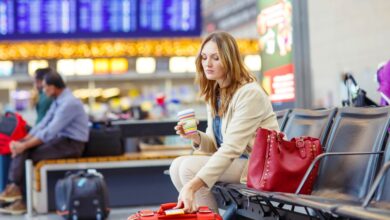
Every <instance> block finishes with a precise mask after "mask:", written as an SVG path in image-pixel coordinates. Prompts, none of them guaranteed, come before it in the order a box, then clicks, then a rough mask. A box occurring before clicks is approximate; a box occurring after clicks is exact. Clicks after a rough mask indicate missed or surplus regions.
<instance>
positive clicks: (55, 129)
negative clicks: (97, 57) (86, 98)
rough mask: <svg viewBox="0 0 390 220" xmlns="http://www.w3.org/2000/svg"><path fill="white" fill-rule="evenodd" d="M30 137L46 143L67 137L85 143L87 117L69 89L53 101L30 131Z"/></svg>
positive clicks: (87, 133)
mask: <svg viewBox="0 0 390 220" xmlns="http://www.w3.org/2000/svg"><path fill="white" fill-rule="evenodd" d="M30 135H32V136H34V137H36V138H39V139H40V140H41V141H42V142H44V143H47V142H48V141H50V140H53V139H54V138H57V137H67V138H70V139H73V140H76V141H81V142H87V141H88V136H89V128H88V116H87V114H86V113H85V111H84V108H83V104H82V103H81V101H80V100H78V99H77V98H76V97H74V96H73V94H72V92H71V91H70V90H69V89H67V88H66V89H64V90H63V91H62V93H61V94H60V95H59V96H58V97H57V98H56V99H54V100H53V103H52V105H51V106H50V108H49V110H48V111H47V113H46V115H45V117H44V118H43V119H42V121H40V122H39V123H38V124H37V125H36V126H35V127H34V128H33V129H32V130H31V131H30Z"/></svg>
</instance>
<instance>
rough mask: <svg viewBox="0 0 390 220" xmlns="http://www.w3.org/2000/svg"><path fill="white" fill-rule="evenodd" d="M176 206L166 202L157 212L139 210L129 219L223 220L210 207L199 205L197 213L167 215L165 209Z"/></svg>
mask: <svg viewBox="0 0 390 220" xmlns="http://www.w3.org/2000/svg"><path fill="white" fill-rule="evenodd" d="M175 206H176V203H165V204H162V205H161V206H160V209H159V210H158V211H157V212H154V211H152V210H142V211H138V212H137V213H135V214H134V215H131V216H129V217H128V218H127V220H158V219H172V220H180V219H185V220H222V217H221V216H220V215H218V214H216V213H213V212H212V211H211V210H210V209H209V208H208V207H205V206H202V207H199V209H198V211H197V212H196V213H190V214H177V215H166V214H165V211H166V210H169V209H172V208H173V207H175Z"/></svg>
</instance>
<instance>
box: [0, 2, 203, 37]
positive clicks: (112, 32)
mask: <svg viewBox="0 0 390 220" xmlns="http://www.w3.org/2000/svg"><path fill="white" fill-rule="evenodd" d="M200 1H201V0H0V40H19V39H21V40H23V39H69V38H115V37H120V38H124V37H135V38H140V37H169V36H173V37H180V36H199V35H200V32H201V12H200V8H201V7H200Z"/></svg>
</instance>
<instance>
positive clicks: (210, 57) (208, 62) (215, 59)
mask: <svg viewBox="0 0 390 220" xmlns="http://www.w3.org/2000/svg"><path fill="white" fill-rule="evenodd" d="M200 55H201V58H202V66H203V70H204V73H205V75H206V78H207V79H208V80H216V81H217V82H218V84H219V85H220V86H222V83H223V81H224V79H225V78H226V73H225V72H224V70H223V66H222V62H221V59H220V56H219V53H218V47H217V44H216V43H215V42H213V41H209V42H207V43H206V44H205V45H204V47H203V49H202V51H201V53H200Z"/></svg>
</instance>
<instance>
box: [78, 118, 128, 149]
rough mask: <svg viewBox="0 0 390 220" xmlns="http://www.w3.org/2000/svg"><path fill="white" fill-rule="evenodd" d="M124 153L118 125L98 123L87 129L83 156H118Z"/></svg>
mask: <svg viewBox="0 0 390 220" xmlns="http://www.w3.org/2000/svg"><path fill="white" fill-rule="evenodd" d="M122 154H124V147H123V143H122V132H121V129H120V127H119V126H112V125H110V124H108V125H104V124H102V125H99V126H98V127H94V128H91V129H90V131H89V140H88V142H87V143H86V144H85V150H84V153H83V157H98V156H118V155H122Z"/></svg>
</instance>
